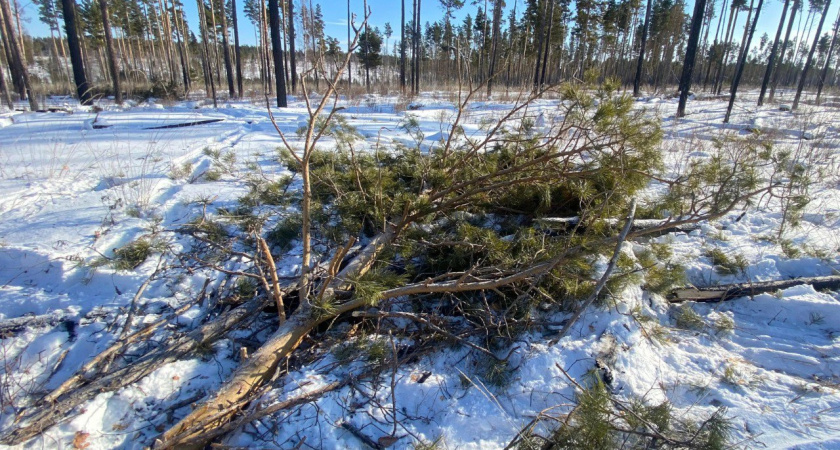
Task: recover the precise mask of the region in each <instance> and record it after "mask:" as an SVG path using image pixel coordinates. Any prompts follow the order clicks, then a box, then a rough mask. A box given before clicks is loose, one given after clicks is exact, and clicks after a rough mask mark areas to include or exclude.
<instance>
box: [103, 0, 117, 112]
mask: <svg viewBox="0 0 840 450" xmlns="http://www.w3.org/2000/svg"><path fill="white" fill-rule="evenodd" d="M99 11H100V12H101V13H102V28H103V29H104V31H105V33H104V34H105V53H106V54H107V55H108V70H109V71H110V73H111V83H112V84H113V85H114V101H115V102H117V104H118V105H122V102H123V98H122V87H121V86H120V72H119V71H118V70H117V55H116V54H114V39H113V37H112V36H111V16H110V14H109V13H108V3H107V0H99Z"/></svg>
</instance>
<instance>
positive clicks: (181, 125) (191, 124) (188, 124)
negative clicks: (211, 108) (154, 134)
mask: <svg viewBox="0 0 840 450" xmlns="http://www.w3.org/2000/svg"><path fill="white" fill-rule="evenodd" d="M223 120H225V119H207V120H196V121H194V122H185V123H175V124H172V125H161V126H157V127H149V128H144V130H167V129H170V128H185V127H194V126H196V125H207V124H210V123H216V122H221V121H223Z"/></svg>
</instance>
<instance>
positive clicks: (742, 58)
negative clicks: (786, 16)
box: [723, 0, 764, 123]
mask: <svg viewBox="0 0 840 450" xmlns="http://www.w3.org/2000/svg"><path fill="white" fill-rule="evenodd" d="M762 5H764V0H758V7H757V8H756V10H755V19H754V20H753V23H752V26H750V32H749V34H748V35H747V40H746V41H745V42H744V45H743V46H742V48H743V50H742V51H741V54H740V55H739V56H738V65H737V67H736V68H735V78H733V79H732V87H731V88H730V89H729V106H727V108H726V116H725V117H724V119H723V123H729V117H730V116H731V115H732V107H733V106H734V105H735V96H736V95H737V94H738V85H739V84H740V83H741V77H742V76H743V75H744V66H745V65H746V64H747V55H748V54H749V52H750V43H751V42H752V38H753V35H754V34H755V27H756V25H757V24H758V18H759V16H760V15H761V6H762Z"/></svg>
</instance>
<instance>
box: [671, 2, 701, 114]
mask: <svg viewBox="0 0 840 450" xmlns="http://www.w3.org/2000/svg"><path fill="white" fill-rule="evenodd" d="M705 14H706V0H696V2H695V4H694V15H693V16H691V32H690V34H689V35H688V44H687V45H686V48H685V62H684V63H683V71H682V76H681V77H680V103H679V106H678V107H677V117H684V116H685V104H686V102H687V101H688V90H689V89H690V88H691V76H692V74H693V73H694V61H695V59H696V58H697V43H698V41H700V30H701V28H702V27H703V19H704V16H705Z"/></svg>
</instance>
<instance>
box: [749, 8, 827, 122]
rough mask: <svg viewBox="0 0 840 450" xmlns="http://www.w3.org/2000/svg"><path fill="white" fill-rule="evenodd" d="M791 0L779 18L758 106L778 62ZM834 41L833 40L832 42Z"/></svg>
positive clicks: (762, 100) (762, 101) (762, 81)
mask: <svg viewBox="0 0 840 450" xmlns="http://www.w3.org/2000/svg"><path fill="white" fill-rule="evenodd" d="M789 6H790V0H785V6H784V7H783V8H782V18H781V19H779V28H778V29H777V30H776V39H775V40H773V48H771V49H770V58H769V59H768V60H767V69H765V70H764V78H763V79H762V80H761V91H760V92H759V94H758V106H761V105H763V104H764V94H765V93H766V92H767V84H768V83H770V75H771V74H772V73H773V66H774V65H775V63H776V53H777V52H778V50H779V39H780V38H781V37H782V30H783V29H784V27H785V18H786V16H787V11H788V7H789ZM833 43H834V42H833V41H832V44H833Z"/></svg>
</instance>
